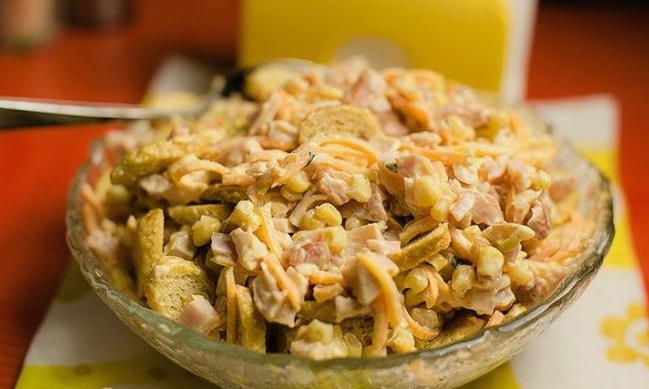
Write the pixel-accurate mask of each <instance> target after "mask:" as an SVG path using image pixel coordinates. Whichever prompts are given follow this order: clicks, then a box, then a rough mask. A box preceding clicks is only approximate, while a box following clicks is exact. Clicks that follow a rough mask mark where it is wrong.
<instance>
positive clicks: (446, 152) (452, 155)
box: [399, 143, 467, 165]
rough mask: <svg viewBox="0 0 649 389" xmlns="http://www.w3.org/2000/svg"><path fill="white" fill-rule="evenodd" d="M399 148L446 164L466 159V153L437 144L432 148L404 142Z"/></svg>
mask: <svg viewBox="0 0 649 389" xmlns="http://www.w3.org/2000/svg"><path fill="white" fill-rule="evenodd" d="M399 149H400V150H406V151H410V152H412V153H414V154H418V155H421V156H423V157H426V158H428V159H430V160H431V161H440V162H442V163H444V164H447V165H452V164H456V163H462V162H464V161H465V160H466V157H467V153H463V152H460V151H457V150H455V149H450V148H446V147H443V146H438V147H436V148H435V149H434V150H433V149H427V148H424V147H419V146H415V145H413V144H411V143H406V144H403V145H401V147H399Z"/></svg>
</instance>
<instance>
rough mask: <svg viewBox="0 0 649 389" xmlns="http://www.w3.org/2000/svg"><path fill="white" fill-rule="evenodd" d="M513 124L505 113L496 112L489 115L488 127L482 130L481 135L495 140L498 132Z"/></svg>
mask: <svg viewBox="0 0 649 389" xmlns="http://www.w3.org/2000/svg"><path fill="white" fill-rule="evenodd" d="M510 124H511V118H510V116H509V115H508V114H507V113H505V112H495V113H493V114H491V115H489V119H488V124H487V126H486V127H485V128H484V129H482V130H480V132H479V133H480V135H482V136H484V137H486V138H488V139H493V138H494V137H495V136H496V134H498V132H499V131H500V130H501V129H503V128H506V127H509V125H510Z"/></svg>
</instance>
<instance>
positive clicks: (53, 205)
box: [0, 0, 649, 387]
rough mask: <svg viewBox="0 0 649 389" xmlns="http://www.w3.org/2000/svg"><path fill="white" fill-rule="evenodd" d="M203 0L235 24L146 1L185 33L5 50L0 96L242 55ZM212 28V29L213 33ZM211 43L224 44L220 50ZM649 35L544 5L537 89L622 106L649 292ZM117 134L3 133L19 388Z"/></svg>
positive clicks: (8, 273) (3, 230)
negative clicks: (74, 200) (95, 141)
mask: <svg viewBox="0 0 649 389" xmlns="http://www.w3.org/2000/svg"><path fill="white" fill-rule="evenodd" d="M163 3H164V2H163ZM200 3H205V4H204V5H205V6H206V7H211V8H215V5H214V4H218V5H219V6H218V9H214V11H215V12H214V13H212V15H214V14H219V15H220V16H221V19H223V21H224V23H216V22H215V23H213V24H210V23H204V22H201V21H202V20H204V19H205V18H204V17H203V16H202V14H198V13H196V12H193V13H192V11H191V10H190V11H188V13H187V12H184V13H183V15H184V16H179V17H177V18H175V19H174V18H173V16H174V13H173V10H171V9H170V7H165V6H164V5H163V6H161V7H160V9H156V8H155V7H154V6H153V5H154V4H162V3H160V2H154V1H152V0H147V1H144V0H143V1H141V2H140V4H141V5H142V4H144V5H146V6H148V7H149V8H150V9H149V11H150V12H148V13H147V14H146V15H148V16H147V17H148V18H149V25H155V23H157V22H159V20H160V19H158V20H155V19H154V18H153V16H152V15H157V16H158V17H159V18H162V19H163V20H164V18H165V17H166V18H167V19H170V20H173V21H174V29H177V30H179V31H181V30H182V31H184V32H179V33H177V34H175V35H174V34H171V33H166V34H163V36H162V37H160V36H157V35H155V34H154V32H153V29H152V28H149V27H147V25H146V23H145V24H144V26H143V25H142V22H138V24H136V26H135V27H133V28H129V29H125V30H121V31H114V32H110V33H95V34H87V33H82V32H64V33H63V35H62V36H60V37H59V38H58V39H57V40H56V41H54V42H52V43H51V44H49V45H48V46H46V47H44V48H41V49H39V50H37V51H34V52H32V53H29V54H25V55H15V54H7V53H0V69H1V70H2V76H1V77H0V95H22V96H34V97H50V98H68V99H80V100H95V101H100V100H104V101H116V102H117V101H118V102H135V101H138V100H139V99H140V98H141V97H142V94H143V92H144V88H145V87H146V83H147V81H148V77H149V76H150V74H151V73H152V72H153V70H154V69H155V66H156V64H157V63H158V62H159V61H160V59H161V58H163V56H164V55H165V54H166V53H168V52H169V48H170V47H172V46H174V45H180V46H182V47H184V48H185V49H190V50H192V51H194V52H202V53H208V54H210V55H211V56H213V57H219V56H227V55H228V54H232V52H233V48H234V47H235V43H236V42H235V36H236V23H235V22H234V20H235V18H234V15H236V4H235V3H234V2H233V1H226V2H214V3H211V2H208V1H202V0H201V1H200ZM222 3H226V6H225V7H224V8H220V7H221V6H223V4H222ZM199 8H200V7H193V9H199ZM170 20H168V21H170ZM196 20H198V27H197V26H196ZM145 22H146V21H145ZM214 25H218V26H217V27H215V26H214ZM200 26H202V27H200ZM185 27H187V28H186V29H185ZM200 28H203V29H207V30H209V33H205V35H201V31H203V30H201V29H200ZM205 36H215V37H216V38H214V39H215V43H214V46H213V47H211V48H210V47H209V44H208V43H206V42H208V41H206V38H205ZM648 36H649V12H647V11H639V12H621V11H610V10H594V11H584V10H579V9H570V8H556V7H555V8H547V9H542V10H541V12H540V15H539V18H538V25H537V29H536V33H535V39H534V45H533V53H532V58H531V66H530V76H529V93H528V97H529V98H532V99H538V98H550V97H563V96H572V95H579V94H589V93H601V92H607V93H611V94H613V95H615V96H616V97H617V99H618V100H619V102H620V105H621V118H622V123H621V125H622V133H621V152H620V153H619V154H620V156H621V158H620V168H621V171H622V178H623V185H624V189H625V191H626V196H627V200H628V204H629V207H630V210H629V214H630V216H631V226H632V232H633V236H634V238H635V248H636V251H637V253H638V257H639V258H640V261H641V262H642V267H643V268H644V269H645V272H644V274H645V276H644V280H645V285H649V277H648V275H649V271H647V269H649V255H648V254H646V253H647V252H648V249H649V239H644V237H645V236H646V235H647V233H648V232H649V202H647V201H646V200H647V199H649V196H648V194H649V182H648V181H647V180H646V179H645V177H646V174H645V171H646V166H649V133H648V132H647V131H645V126H647V121H646V120H645V115H646V109H645V104H646V101H647V96H649V71H648V69H649V50H647V49H646V47H647V46H646V45H647V43H646V39H647V37H648ZM187 42H194V44H193V45H192V44H189V45H188V44H187ZM106 129H107V126H106V125H88V126H75V127H58V128H46V129H31V130H20V131H7V132H0V177H2V179H3V184H2V189H1V190H0V318H1V319H0V387H11V386H13V383H14V381H15V378H16V375H17V373H18V370H19V368H20V365H21V363H22V360H23V358H24V355H25V352H26V350H27V347H28V345H29V342H30V339H31V337H32V336H33V334H34V331H35V330H36V328H37V326H38V324H39V322H40V320H41V318H42V316H43V314H44V312H45V309H46V308H47V306H48V303H49V301H50V299H51V297H52V295H53V292H54V290H55V288H56V285H57V282H58V280H59V277H60V275H61V271H62V269H63V266H64V264H65V261H66V259H67V258H68V250H67V248H66V245H65V226H64V213H65V202H66V194H67V193H66V191H67V188H68V185H69V183H70V180H71V179H72V177H73V174H74V172H75V169H76V168H77V166H78V165H79V164H80V163H81V162H82V161H83V159H84V158H85V156H86V153H87V147H88V142H89V141H90V140H91V139H92V138H94V137H96V136H98V135H100V134H101V133H102V132H104V131H106Z"/></svg>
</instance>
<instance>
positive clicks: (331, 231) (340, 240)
mask: <svg viewBox="0 0 649 389" xmlns="http://www.w3.org/2000/svg"><path fill="white" fill-rule="evenodd" d="M323 236H324V239H325V241H326V242H327V244H328V245H329V249H330V250H331V251H332V252H333V253H334V254H341V253H342V252H343V250H344V249H345V247H347V231H345V229H344V228H342V227H340V226H337V227H331V228H325V229H324V231H323Z"/></svg>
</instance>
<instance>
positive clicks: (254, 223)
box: [230, 200, 261, 232]
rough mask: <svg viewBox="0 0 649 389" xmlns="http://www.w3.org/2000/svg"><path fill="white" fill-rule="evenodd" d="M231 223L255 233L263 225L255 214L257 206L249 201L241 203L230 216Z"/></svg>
mask: <svg viewBox="0 0 649 389" xmlns="http://www.w3.org/2000/svg"><path fill="white" fill-rule="evenodd" d="M230 222H232V223H234V224H236V225H238V226H239V227H241V228H243V229H244V230H246V231H250V232H252V231H254V230H256V229H257V228H259V226H260V225H261V218H260V217H259V215H257V214H256V213H255V206H254V205H253V204H252V202H250V201H248V200H244V201H239V203H238V204H237V206H236V207H234V210H233V211H232V213H231V214H230Z"/></svg>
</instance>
